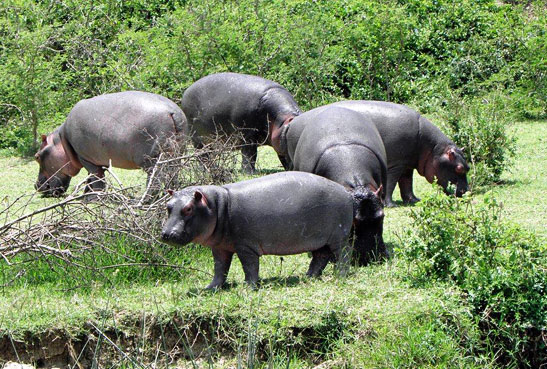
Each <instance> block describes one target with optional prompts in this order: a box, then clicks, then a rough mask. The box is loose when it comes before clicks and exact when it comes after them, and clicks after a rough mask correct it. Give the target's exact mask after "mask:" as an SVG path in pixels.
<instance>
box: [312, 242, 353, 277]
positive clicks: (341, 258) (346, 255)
mask: <svg viewBox="0 0 547 369" xmlns="http://www.w3.org/2000/svg"><path fill="white" fill-rule="evenodd" d="M347 241H348V240H347V239H343V240H339V241H333V242H332V243H331V244H330V245H328V247H329V249H330V250H331V251H332V253H333V254H334V257H335V259H336V269H337V271H338V274H339V275H340V276H342V277H345V276H346V275H347V274H348V269H349V262H350V258H351V248H350V245H349V243H348V242H347ZM312 261H313V260H312Z"/></svg>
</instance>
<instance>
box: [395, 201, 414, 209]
mask: <svg viewBox="0 0 547 369" xmlns="http://www.w3.org/2000/svg"><path fill="white" fill-rule="evenodd" d="M418 202H419V201H418ZM418 202H408V203H405V202H403V200H393V204H394V206H390V208H391V209H393V208H399V207H403V208H411V207H413V206H414V205H416V204H417V203H418Z"/></svg>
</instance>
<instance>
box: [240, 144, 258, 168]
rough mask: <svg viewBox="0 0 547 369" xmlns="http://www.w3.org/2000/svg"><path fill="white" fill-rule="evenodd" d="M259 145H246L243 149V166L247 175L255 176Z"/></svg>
mask: <svg viewBox="0 0 547 369" xmlns="http://www.w3.org/2000/svg"><path fill="white" fill-rule="evenodd" d="M257 150H258V145H257V144H246V145H245V146H243V147H242V148H241V154H242V156H241V159H242V160H241V166H242V167H243V171H244V172H245V173H247V174H254V172H255V163H256V155H257Z"/></svg>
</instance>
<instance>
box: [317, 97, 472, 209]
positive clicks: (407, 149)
mask: <svg viewBox="0 0 547 369" xmlns="http://www.w3.org/2000/svg"><path fill="white" fill-rule="evenodd" d="M329 106H338V107H343V108H347V109H351V110H354V111H356V112H360V113H362V114H364V115H366V116H367V117H368V118H369V119H370V120H371V121H372V123H374V125H375V126H376V128H377V129H378V132H380V136H381V137H382V141H383V142H384V146H385V149H386V153H387V166H388V173H387V189H386V204H387V206H393V205H394V203H393V200H392V194H393V191H394V189H395V186H396V185H397V183H399V189H400V190H401V198H402V199H403V202H404V203H415V202H417V201H419V199H418V198H417V197H416V196H415V195H414V192H413V190H412V174H413V172H414V169H416V170H417V171H418V173H419V174H420V175H422V176H424V177H425V178H426V179H427V181H428V182H429V183H432V182H433V181H434V179H435V178H436V179H437V183H438V184H439V185H441V186H442V187H443V188H444V189H445V190H446V189H447V187H448V184H449V183H451V184H453V185H454V186H456V196H461V195H463V194H464V193H465V192H467V190H468V183H467V172H468V171H469V166H468V165H467V162H466V160H465V158H464V156H463V153H462V151H461V149H459V148H458V147H457V146H456V145H455V144H454V142H452V141H451V140H450V139H449V138H448V137H447V136H446V135H445V134H444V133H442V132H441V130H440V129H439V128H437V127H436V126H435V125H433V124H432V123H431V122H430V121H429V120H427V118H425V117H424V116H423V115H421V114H420V113H418V112H416V111H414V110H412V109H410V108H409V107H407V106H404V105H399V104H394V103H389V102H383V101H366V100H359V101H351V100H349V101H339V102H336V103H334V104H331V105H326V106H324V107H321V108H323V109H324V108H326V107H329ZM321 108H318V109H321Z"/></svg>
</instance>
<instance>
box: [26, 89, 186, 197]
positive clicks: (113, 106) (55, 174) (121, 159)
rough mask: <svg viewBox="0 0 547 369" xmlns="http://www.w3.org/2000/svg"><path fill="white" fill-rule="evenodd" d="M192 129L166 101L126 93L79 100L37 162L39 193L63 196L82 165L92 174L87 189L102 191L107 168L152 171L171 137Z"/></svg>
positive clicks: (47, 140)
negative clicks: (110, 165) (161, 150)
mask: <svg viewBox="0 0 547 369" xmlns="http://www.w3.org/2000/svg"><path fill="white" fill-rule="evenodd" d="M186 131H187V125H186V117H185V116H184V113H183V112H182V110H181V109H180V108H179V107H178V106H177V104H175V103H174V102H172V101H171V100H169V99H167V98H166V97H163V96H160V95H156V94H152V93H148V92H141V91H126V92H118V93H112V94H105V95H100V96H96V97H93V98H90V99H85V100H81V101H79V102H78V103H77V104H76V105H75V106H74V108H72V110H71V111H70V113H69V114H68V117H67V119H66V121H65V122H64V123H63V124H62V125H61V126H60V127H59V128H57V129H56V130H55V131H54V132H53V133H51V134H50V135H49V136H45V135H42V145H41V147H40V150H39V151H38V152H37V153H36V155H35V158H36V160H37V161H38V163H39V164H40V172H39V174H38V181H37V182H36V185H35V187H36V189H37V190H38V191H40V192H42V193H44V194H46V195H53V196H59V195H61V194H63V193H64V192H65V191H66V189H67V188H68V185H69V183H70V179H71V178H72V177H73V176H75V175H76V174H78V172H79V171H80V169H81V168H82V167H84V168H86V169H87V171H88V172H89V173H90V174H93V176H91V177H90V179H89V181H88V186H87V187H86V191H89V190H100V189H102V188H103V187H104V182H103V181H101V180H100V179H101V178H103V176H104V169H103V168H104V167H107V166H109V164H112V166H114V167H117V168H125V169H137V168H143V169H145V170H146V169H148V168H150V167H151V166H153V164H154V158H155V157H156V156H157V155H158V154H159V150H160V146H161V144H162V143H164V142H165V141H166V140H167V139H169V138H171V137H175V138H176V139H182V137H183V136H184V134H185V132H186Z"/></svg>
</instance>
